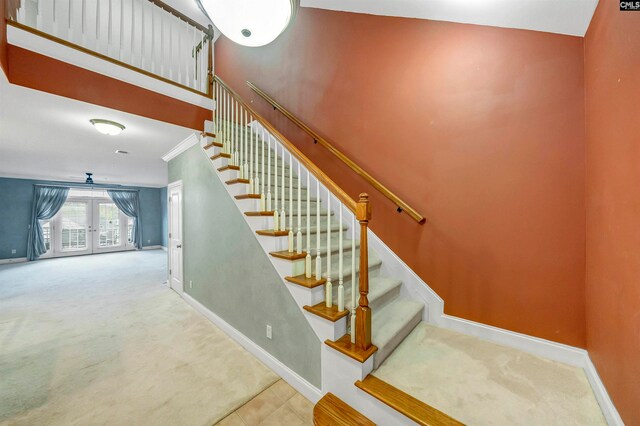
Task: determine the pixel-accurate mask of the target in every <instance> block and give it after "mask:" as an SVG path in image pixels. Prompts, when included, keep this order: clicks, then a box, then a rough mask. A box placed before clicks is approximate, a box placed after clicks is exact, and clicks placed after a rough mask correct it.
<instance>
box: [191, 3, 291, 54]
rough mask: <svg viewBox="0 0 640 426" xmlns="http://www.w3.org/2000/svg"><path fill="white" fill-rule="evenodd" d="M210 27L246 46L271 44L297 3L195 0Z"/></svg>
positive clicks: (284, 27)
mask: <svg viewBox="0 0 640 426" xmlns="http://www.w3.org/2000/svg"><path fill="white" fill-rule="evenodd" d="M197 1H198V2H199V3H200V5H201V7H202V9H203V10H204V11H205V12H206V13H207V15H209V17H210V18H211V20H212V21H213V24H214V25H215V26H216V27H218V29H219V30H220V31H221V32H222V34H224V35H225V36H226V37H228V38H229V39H231V40H232V41H234V42H236V43H238V44H240V45H243V46H249V47H258V46H264V45H267V44H269V43H271V42H272V41H274V40H275V39H276V38H278V36H279V35H280V34H282V32H283V31H284V30H285V29H286V28H287V27H288V26H289V24H290V23H291V22H292V21H293V18H294V17H295V13H296V9H297V3H298V0H197Z"/></svg>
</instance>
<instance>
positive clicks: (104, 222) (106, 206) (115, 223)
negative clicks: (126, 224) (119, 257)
mask: <svg viewBox="0 0 640 426" xmlns="http://www.w3.org/2000/svg"><path fill="white" fill-rule="evenodd" d="M98 206H99V216H98V221H99V224H98V246H99V247H101V248H107V247H117V246H119V245H120V244H121V243H120V211H119V210H118V207H116V205H115V204H114V203H99V204H98Z"/></svg>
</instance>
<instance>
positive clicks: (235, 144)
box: [229, 93, 242, 177]
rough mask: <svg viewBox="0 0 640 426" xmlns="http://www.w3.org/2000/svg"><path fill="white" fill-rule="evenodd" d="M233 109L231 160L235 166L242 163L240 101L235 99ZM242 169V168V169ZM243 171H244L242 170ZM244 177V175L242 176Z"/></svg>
mask: <svg viewBox="0 0 640 426" xmlns="http://www.w3.org/2000/svg"><path fill="white" fill-rule="evenodd" d="M229 96H231V93H229ZM233 111H234V114H235V115H234V116H235V119H234V120H233V124H232V126H233V127H232V129H233V149H234V151H233V159H232V161H231V164H233V165H234V166H239V165H240V160H239V157H240V146H239V143H238V142H239V140H238V101H234V102H233ZM240 170H242V169H240ZM240 173H242V172H240ZM240 177H242V176H240Z"/></svg>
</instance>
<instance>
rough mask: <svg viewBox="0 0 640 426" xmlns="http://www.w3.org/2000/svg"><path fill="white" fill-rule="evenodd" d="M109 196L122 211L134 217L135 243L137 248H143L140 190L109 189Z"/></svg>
mask: <svg viewBox="0 0 640 426" xmlns="http://www.w3.org/2000/svg"><path fill="white" fill-rule="evenodd" d="M107 193H108V194H109V197H111V199H112V200H113V202H114V203H115V204H116V206H118V208H119V209H120V211H121V212H122V213H124V214H126V215H127V216H129V217H130V218H133V232H132V234H133V244H134V245H135V246H136V248H137V249H141V248H142V224H141V223H140V198H139V197H138V191H119V190H116V191H113V190H107Z"/></svg>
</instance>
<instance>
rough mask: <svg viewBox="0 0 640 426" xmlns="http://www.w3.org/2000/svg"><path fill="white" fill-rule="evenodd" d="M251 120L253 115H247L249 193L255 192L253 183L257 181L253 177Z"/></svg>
mask: <svg viewBox="0 0 640 426" xmlns="http://www.w3.org/2000/svg"><path fill="white" fill-rule="evenodd" d="M250 122H251V117H250V116H247V137H248V138H249V161H248V162H247V164H248V167H249V169H248V172H247V174H248V175H249V194H254V193H255V190H254V188H253V185H254V183H255V180H254V179H253V169H254V165H253V154H254V147H253V135H252V134H251V128H250V127H249V123H250Z"/></svg>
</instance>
